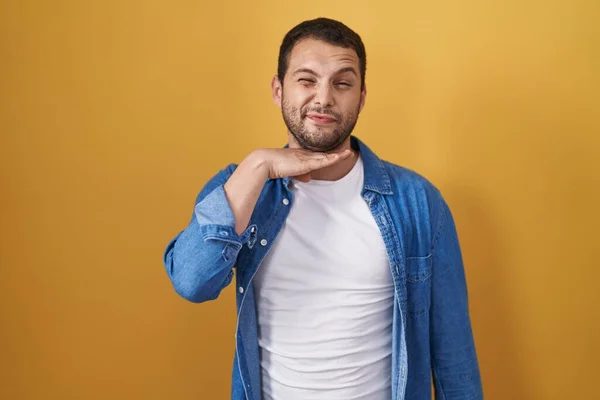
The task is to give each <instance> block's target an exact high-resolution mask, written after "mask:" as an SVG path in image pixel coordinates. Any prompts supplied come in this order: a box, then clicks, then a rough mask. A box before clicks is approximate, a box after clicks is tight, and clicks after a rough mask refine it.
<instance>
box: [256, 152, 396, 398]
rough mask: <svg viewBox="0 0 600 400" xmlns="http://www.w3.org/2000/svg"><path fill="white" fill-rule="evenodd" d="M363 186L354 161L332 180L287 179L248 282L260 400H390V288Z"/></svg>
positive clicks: (361, 173)
mask: <svg viewBox="0 0 600 400" xmlns="http://www.w3.org/2000/svg"><path fill="white" fill-rule="evenodd" d="M363 181H364V170H363V163H362V160H361V159H360V157H359V159H358V161H357V162H356V164H355V166H354V167H353V168H352V170H351V171H350V172H349V173H348V174H347V175H346V176H344V177H343V178H341V179H339V180H337V181H315V180H313V181H310V182H308V183H303V182H299V181H296V180H291V182H292V183H291V185H292V186H291V189H292V191H293V193H294V202H293V204H290V206H291V207H292V208H291V210H290V214H289V216H288V218H287V220H286V223H285V225H284V227H283V228H282V231H281V232H280V234H279V235H278V237H277V239H276V240H275V242H274V243H273V247H272V248H271V249H270V251H269V254H268V255H267V257H266V258H265V260H264V261H263V263H262V265H261V267H260V268H259V270H258V272H257V274H256V276H255V277H254V280H253V284H254V289H255V293H256V303H257V304H256V305H257V310H258V343H259V349H260V358H261V374H262V390H263V397H264V399H265V400H300V399H301V400H312V399H315V400H316V399H319V400H334V399H343V400H353V399H361V400H366V399H369V400H371V399H376V400H380V399H389V398H391V353H392V313H393V301H394V300H393V299H394V285H393V280H392V276H391V272H390V267H389V261H388V257H387V254H386V249H385V244H384V242H383V239H382V237H381V233H380V231H379V229H378V227H377V225H376V223H375V220H374V219H373V216H372V214H371V212H370V211H369V208H368V205H367V203H366V202H365V201H364V199H363V198H362V197H361V190H362V188H363Z"/></svg>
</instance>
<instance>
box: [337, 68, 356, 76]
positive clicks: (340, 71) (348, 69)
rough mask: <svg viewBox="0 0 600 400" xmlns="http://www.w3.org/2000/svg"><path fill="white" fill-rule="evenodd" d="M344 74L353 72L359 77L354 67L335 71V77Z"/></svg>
mask: <svg viewBox="0 0 600 400" xmlns="http://www.w3.org/2000/svg"><path fill="white" fill-rule="evenodd" d="M344 72H352V73H353V74H354V75H356V76H358V74H357V73H356V70H355V69H354V67H344V68H340V69H338V70H337V71H335V73H334V75H339V74H343V73H344Z"/></svg>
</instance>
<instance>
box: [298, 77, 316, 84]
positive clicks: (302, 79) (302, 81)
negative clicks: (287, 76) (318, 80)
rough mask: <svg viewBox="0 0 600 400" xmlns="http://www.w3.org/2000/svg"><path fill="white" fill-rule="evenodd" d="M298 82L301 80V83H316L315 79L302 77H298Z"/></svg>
mask: <svg viewBox="0 0 600 400" xmlns="http://www.w3.org/2000/svg"><path fill="white" fill-rule="evenodd" d="M298 82H301V83H304V84H310V83H315V81H313V80H310V79H306V78H300V79H298Z"/></svg>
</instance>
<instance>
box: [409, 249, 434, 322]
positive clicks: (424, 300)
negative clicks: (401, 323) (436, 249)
mask: <svg viewBox="0 0 600 400" xmlns="http://www.w3.org/2000/svg"><path fill="white" fill-rule="evenodd" d="M432 260H433V257H431V255H427V256H425V257H408V258H406V290H407V301H408V304H407V305H408V313H409V314H411V315H414V316H416V315H421V314H425V313H428V312H429V308H430V306H431V269H432Z"/></svg>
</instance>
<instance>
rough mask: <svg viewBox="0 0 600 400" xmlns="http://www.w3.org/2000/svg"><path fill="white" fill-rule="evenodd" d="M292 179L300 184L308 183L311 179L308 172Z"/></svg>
mask: <svg viewBox="0 0 600 400" xmlns="http://www.w3.org/2000/svg"><path fill="white" fill-rule="evenodd" d="M294 179H296V180H299V181H300V182H305V183H306V182H309V181H310V179H311V175H310V172H309V173H306V174H302V175H297V176H294Z"/></svg>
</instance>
